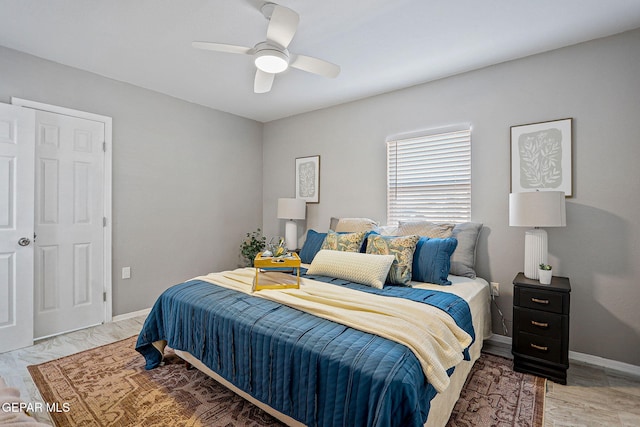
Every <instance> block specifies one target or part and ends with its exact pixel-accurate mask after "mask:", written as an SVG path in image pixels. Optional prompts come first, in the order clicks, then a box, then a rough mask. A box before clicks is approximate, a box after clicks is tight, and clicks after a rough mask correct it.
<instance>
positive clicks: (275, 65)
mask: <svg viewBox="0 0 640 427" xmlns="http://www.w3.org/2000/svg"><path fill="white" fill-rule="evenodd" d="M255 64H256V67H258V68H259V69H260V70H262V71H264V72H265V73H271V74H278V73H281V72H283V71H284V70H286V69H287V68H288V67H289V57H288V56H287V55H285V54H284V53H283V52H280V51H277V50H271V49H265V50H262V51H260V52H257V53H256V58H255Z"/></svg>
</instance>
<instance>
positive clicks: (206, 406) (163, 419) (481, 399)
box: [28, 337, 545, 427]
mask: <svg viewBox="0 0 640 427" xmlns="http://www.w3.org/2000/svg"><path fill="white" fill-rule="evenodd" d="M135 342H136V337H131V338H127V339H125V340H122V341H118V342H115V343H113V344H108V345H105V346H102V347H98V348H94V349H91V350H87V351H84V352H81V353H77V354H74V355H71V356H67V357H63V358H61V359H57V360H53V361H50V362H46V363H42V364H40V365H33V366H29V367H28V369H29V372H30V373H31V376H32V377H33V380H34V382H35V384H36V386H37V387H38V389H39V390H40V393H41V394H42V397H43V399H44V400H45V401H46V402H47V403H49V404H51V405H50V406H51V407H53V408H58V410H57V411H54V412H51V413H50V415H51V417H52V418H53V420H54V422H55V424H56V426H59V427H63V426H81V425H82V426H127V427H128V426H145V427H147V426H166V425H172V426H195V427H198V426H221V427H222V426H224V427H231V426H281V425H282V424H281V423H280V422H279V421H278V420H276V419H275V418H273V417H272V416H270V415H269V414H267V413H266V412H264V411H262V410H261V409H259V408H258V407H256V406H255V405H253V404H251V403H249V402H248V401H246V400H244V399H243V398H241V397H240V396H238V395H236V394H235V393H233V392H231V391H229V390H227V389H226V388H225V387H223V386H222V385H220V384H218V383H217V382H216V381H214V380H213V379H211V378H209V377H208V376H206V375H204V374H203V373H201V372H200V371H198V370H197V369H191V370H187V369H185V367H184V362H182V360H181V359H180V358H179V357H178V356H176V355H175V354H173V352H172V351H171V350H169V349H168V352H167V353H166V355H165V366H164V367H162V368H159V369H153V370H151V371H145V369H144V359H143V358H142V356H140V355H139V354H138V353H137V352H136V351H135V350H134V346H135ZM511 366H512V361H510V360H509V359H504V358H501V357H497V356H492V355H486V354H483V355H482V356H481V357H480V359H479V360H478V361H477V362H476V364H475V366H474V368H473V370H472V372H471V374H470V376H469V378H468V380H467V383H466V384H465V388H464V390H463V392H462V396H461V397H460V400H459V401H458V403H457V404H456V407H455V409H454V411H453V414H452V416H451V420H450V421H449V424H448V425H449V426H474V427H475V426H513V425H518V426H541V425H542V414H543V405H544V388H545V380H544V379H541V378H537V377H534V376H531V375H526V374H520V373H516V372H513V370H512V369H511ZM56 403H57V405H55V404H56ZM65 404H66V405H65Z"/></svg>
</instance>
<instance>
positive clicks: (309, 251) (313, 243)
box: [299, 230, 327, 264]
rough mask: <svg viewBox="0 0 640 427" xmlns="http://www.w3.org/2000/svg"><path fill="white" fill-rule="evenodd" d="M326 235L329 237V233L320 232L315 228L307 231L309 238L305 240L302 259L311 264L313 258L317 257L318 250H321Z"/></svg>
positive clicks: (301, 253) (301, 250)
mask: <svg viewBox="0 0 640 427" xmlns="http://www.w3.org/2000/svg"><path fill="white" fill-rule="evenodd" d="M325 237H327V233H318V232H317V231H315V230H309V231H307V239H306V240H305V241H304V244H303V245H302V249H300V254H299V255H300V260H301V261H302V262H303V263H305V264H311V261H313V258H315V256H316V254H317V253H318V251H320V248H321V247H322V242H324V239H325Z"/></svg>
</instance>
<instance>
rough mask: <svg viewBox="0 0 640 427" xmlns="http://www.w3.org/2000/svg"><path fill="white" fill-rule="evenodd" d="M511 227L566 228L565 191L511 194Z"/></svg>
mask: <svg viewBox="0 0 640 427" xmlns="http://www.w3.org/2000/svg"><path fill="white" fill-rule="evenodd" d="M509 225H511V226H515V227H565V226H566V225H567V212H566V208H565V194H564V191H530V192H526V193H511V194H509Z"/></svg>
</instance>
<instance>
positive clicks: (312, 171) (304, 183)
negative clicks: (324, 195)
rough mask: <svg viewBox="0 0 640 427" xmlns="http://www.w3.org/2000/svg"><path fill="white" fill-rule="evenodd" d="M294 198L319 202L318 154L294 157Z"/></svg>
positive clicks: (308, 201)
mask: <svg viewBox="0 0 640 427" xmlns="http://www.w3.org/2000/svg"><path fill="white" fill-rule="evenodd" d="M296 199H304V200H305V201H306V202H307V203H319V202H320V156H309V157H298V158H297V159H296Z"/></svg>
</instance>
